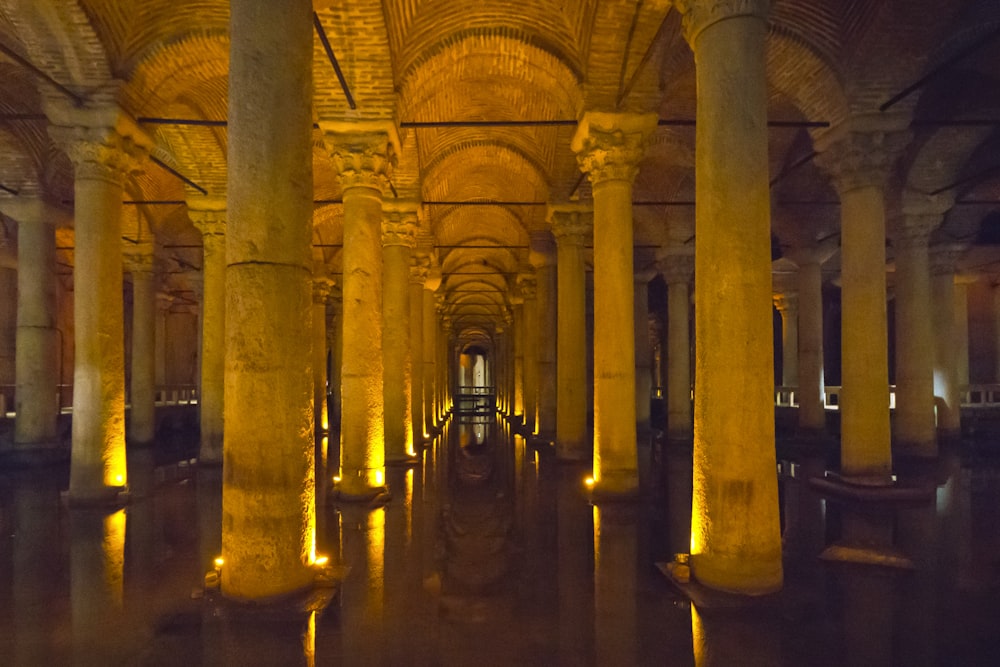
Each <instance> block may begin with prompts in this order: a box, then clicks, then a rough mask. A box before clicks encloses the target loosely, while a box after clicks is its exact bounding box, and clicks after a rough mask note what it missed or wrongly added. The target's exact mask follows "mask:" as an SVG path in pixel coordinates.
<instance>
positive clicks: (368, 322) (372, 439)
mask: <svg viewBox="0 0 1000 667" xmlns="http://www.w3.org/2000/svg"><path fill="white" fill-rule="evenodd" d="M320 127H321V128H322V129H323V132H324V136H325V137H326V140H327V143H328V144H329V146H330V152H331V155H332V157H333V163H334V167H335V168H336V170H337V173H338V174H339V176H340V185H341V188H342V190H343V200H344V251H343V272H344V284H343V292H344V350H343V364H342V371H341V372H342V375H341V385H342V390H341V395H342V396H345V397H348V399H347V400H345V401H343V403H342V405H341V409H342V410H343V416H342V418H341V426H340V477H341V479H340V482H339V483H338V485H337V492H338V493H339V495H340V497H342V498H345V499H357V500H362V499H364V500H367V499H370V498H373V497H376V496H379V495H381V494H383V493H385V491H386V486H385V396H384V393H383V388H384V384H383V381H384V378H383V360H382V346H383V344H384V340H385V339H384V337H383V329H382V327H383V321H382V299H383V279H382V264H383V255H382V193H383V191H386V190H388V184H389V178H390V177H391V175H392V166H393V163H394V161H395V150H394V147H395V145H397V144H398V140H395V136H396V135H395V128H394V126H393V125H392V124H391V123H390V122H378V121H372V122H366V123H361V122H358V123H351V122H343V123H320Z"/></svg>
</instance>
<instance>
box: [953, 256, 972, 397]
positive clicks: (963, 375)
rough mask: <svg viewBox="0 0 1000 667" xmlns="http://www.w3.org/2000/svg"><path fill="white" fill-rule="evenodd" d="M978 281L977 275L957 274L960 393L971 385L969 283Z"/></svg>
mask: <svg viewBox="0 0 1000 667" xmlns="http://www.w3.org/2000/svg"><path fill="white" fill-rule="evenodd" d="M977 281H978V276H976V275H974V274H973V275H962V274H956V275H955V352H956V355H957V356H958V359H957V360H956V361H955V364H956V366H955V368H956V373H957V375H956V378H957V379H958V391H959V395H960V396H963V395H964V394H965V392H966V390H967V388H968V386H969V285H971V284H972V283H975V282H977Z"/></svg>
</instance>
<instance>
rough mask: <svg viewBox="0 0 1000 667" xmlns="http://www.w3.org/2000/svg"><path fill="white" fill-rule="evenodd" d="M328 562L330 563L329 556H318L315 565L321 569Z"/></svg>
mask: <svg viewBox="0 0 1000 667" xmlns="http://www.w3.org/2000/svg"><path fill="white" fill-rule="evenodd" d="M329 562H330V557H329V556H320V557H319V558H317V559H316V561H315V564H316V565H318V566H319V567H323V566H325V565H326V564H327V563H329Z"/></svg>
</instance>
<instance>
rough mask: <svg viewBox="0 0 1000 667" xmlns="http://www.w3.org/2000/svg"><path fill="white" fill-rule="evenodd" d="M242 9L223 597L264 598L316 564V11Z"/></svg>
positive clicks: (231, 179) (229, 231)
mask: <svg viewBox="0 0 1000 667" xmlns="http://www.w3.org/2000/svg"><path fill="white" fill-rule="evenodd" d="M230 12H231V14H230V33H231V34H232V39H231V47H230V55H231V58H230V69H229V162H228V192H227V211H228V214H229V216H228V220H227V224H226V276H225V281H226V283H225V284H226V290H225V291H226V311H225V318H226V327H225V329H226V334H225V341H226V351H225V388H224V390H225V399H226V400H225V413H224V419H225V425H226V428H225V433H224V436H223V450H224V453H225V456H224V458H225V464H224V471H223V481H222V557H223V559H224V561H225V564H224V566H223V567H222V577H221V588H222V593H223V594H224V595H226V596H227V597H230V598H236V599H243V600H256V599H267V598H272V597H274V596H279V595H286V594H289V593H292V592H294V591H297V590H301V589H304V588H306V587H308V586H309V585H310V584H311V582H312V579H313V570H312V568H311V565H312V562H313V559H314V558H315V540H316V523H315V522H316V508H315V479H314V459H315V426H314V424H313V409H312V408H313V405H312V402H313V369H312V357H311V353H312V247H311V239H312V213H313V204H312V199H313V195H312V188H311V187H310V186H311V183H312V146H313V144H312V122H313V118H312V100H311V94H312V4H311V3H310V2H308V0H291V1H290V2H282V3H280V5H278V4H275V3H271V2H267V1H266V0H243V1H241V2H234V3H232V5H231V7H230ZM276 156H280V159H276Z"/></svg>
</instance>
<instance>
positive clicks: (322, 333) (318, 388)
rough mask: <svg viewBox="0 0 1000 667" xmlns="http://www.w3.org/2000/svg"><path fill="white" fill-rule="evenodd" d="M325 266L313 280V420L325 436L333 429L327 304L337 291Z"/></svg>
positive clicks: (317, 265)
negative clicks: (333, 291) (327, 359)
mask: <svg viewBox="0 0 1000 667" xmlns="http://www.w3.org/2000/svg"><path fill="white" fill-rule="evenodd" d="M326 271H327V267H326V265H325V264H323V263H322V262H316V263H315V264H314V265H313V278H312V302H313V305H312V366H313V420H314V422H315V425H316V433H317V434H319V435H323V434H325V433H327V432H329V429H330V414H329V411H328V406H327V401H326V393H327V392H326V387H327V381H328V378H327V377H326V366H327V364H326V358H327V349H328V347H327V346H328V344H329V343H328V340H329V336H328V335H327V331H326V302H327V299H329V298H330V292H331V290H332V289H333V280H331V278H330V277H329V276H328V275H326Z"/></svg>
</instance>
